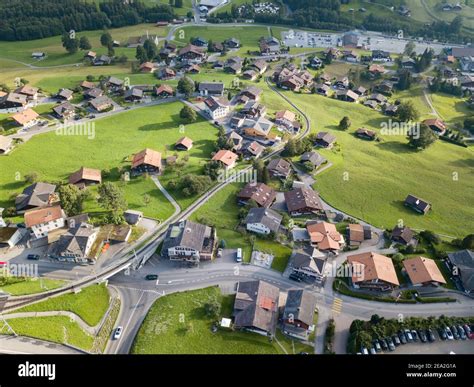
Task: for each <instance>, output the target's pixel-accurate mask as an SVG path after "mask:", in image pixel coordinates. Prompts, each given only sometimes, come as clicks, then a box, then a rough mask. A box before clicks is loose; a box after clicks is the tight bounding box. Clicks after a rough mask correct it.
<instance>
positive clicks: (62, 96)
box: [56, 89, 74, 101]
mask: <svg viewBox="0 0 474 387" xmlns="http://www.w3.org/2000/svg"><path fill="white" fill-rule="evenodd" d="M73 96H74V92H73V91H72V90H69V89H60V90H59V91H58V93H57V94H56V98H57V99H59V100H60V101H70V100H71V99H72V98H73Z"/></svg>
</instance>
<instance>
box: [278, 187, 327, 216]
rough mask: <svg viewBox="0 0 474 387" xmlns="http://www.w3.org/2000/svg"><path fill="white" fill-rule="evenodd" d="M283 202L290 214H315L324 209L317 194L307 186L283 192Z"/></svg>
mask: <svg viewBox="0 0 474 387" xmlns="http://www.w3.org/2000/svg"><path fill="white" fill-rule="evenodd" d="M285 202H286V207H287V209H288V212H289V214H290V215H292V216H298V215H304V214H317V213H321V212H322V211H323V210H324V209H323V204H322V203H321V200H320V199H319V195H318V194H317V193H316V192H315V191H313V190H312V189H311V188H309V187H301V188H295V189H293V190H291V191H288V192H285Z"/></svg>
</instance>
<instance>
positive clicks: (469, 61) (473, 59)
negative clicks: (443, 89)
mask: <svg viewBox="0 0 474 387" xmlns="http://www.w3.org/2000/svg"><path fill="white" fill-rule="evenodd" d="M459 66H460V67H461V71H465V72H468V73H472V72H474V56H464V57H462V58H461V59H460V60H459Z"/></svg>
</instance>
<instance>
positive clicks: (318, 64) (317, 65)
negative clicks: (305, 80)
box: [309, 56, 323, 70]
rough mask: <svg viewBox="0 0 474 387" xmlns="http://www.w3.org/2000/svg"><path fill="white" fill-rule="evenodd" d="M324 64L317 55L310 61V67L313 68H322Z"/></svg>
mask: <svg viewBox="0 0 474 387" xmlns="http://www.w3.org/2000/svg"><path fill="white" fill-rule="evenodd" d="M322 65H323V61H322V60H321V59H319V58H318V57H317V56H315V57H314V58H312V59H311V60H310V62H309V67H311V68H312V69H315V70H318V69H320V68H321V67H322Z"/></svg>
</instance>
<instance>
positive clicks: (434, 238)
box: [420, 230, 440, 244]
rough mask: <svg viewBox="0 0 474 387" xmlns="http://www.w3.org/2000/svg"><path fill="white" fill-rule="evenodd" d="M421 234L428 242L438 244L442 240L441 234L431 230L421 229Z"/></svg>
mask: <svg viewBox="0 0 474 387" xmlns="http://www.w3.org/2000/svg"><path fill="white" fill-rule="evenodd" d="M420 236H421V237H422V238H423V239H424V240H425V241H426V242H428V243H434V244H438V243H439V242H440V239H439V236H438V235H436V234H435V233H434V232H433V231H430V230H424V231H421V232H420Z"/></svg>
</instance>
